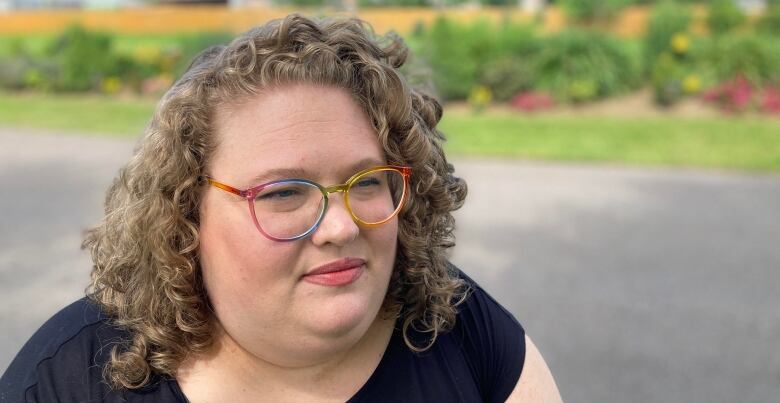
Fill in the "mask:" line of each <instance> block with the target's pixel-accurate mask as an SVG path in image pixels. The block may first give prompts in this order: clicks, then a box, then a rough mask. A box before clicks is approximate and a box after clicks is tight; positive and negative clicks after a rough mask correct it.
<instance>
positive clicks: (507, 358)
mask: <svg viewBox="0 0 780 403" xmlns="http://www.w3.org/2000/svg"><path fill="white" fill-rule="evenodd" d="M453 267H454V266H453ZM456 269H457V268H456ZM457 271H458V275H459V276H460V277H461V278H462V279H463V280H464V281H465V282H466V284H467V285H468V287H469V289H470V292H469V295H468V297H467V298H466V299H465V300H464V302H463V304H461V306H460V307H459V308H460V309H459V311H460V312H459V314H458V319H457V320H458V322H459V323H457V324H456V328H455V329H454V330H455V331H456V333H457V332H458V329H460V333H461V334H463V335H464V336H465V337H464V347H466V348H465V349H464V350H466V354H467V355H473V354H476V355H477V358H476V359H477V360H480V361H482V365H483V366H484V370H485V371H488V372H490V376H491V377H492V382H491V383H489V384H488V385H489V390H491V391H492V392H493V399H491V400H494V401H504V400H507V401H510V402H550V403H555V402H560V401H561V397H560V394H559V392H558V388H557V386H556V385H555V381H554V379H553V377H552V374H551V373H550V369H549V368H548V366H547V364H546V363H545V361H544V358H542V355H541V353H540V352H539V350H538V349H537V347H536V345H535V344H534V343H533V342H532V341H531V339H530V338H529V337H528V335H527V334H526V333H525V329H524V328H523V327H522V326H521V325H520V323H519V322H518V321H517V319H516V318H515V317H514V316H513V315H512V314H511V313H510V312H509V311H507V310H506V309H505V308H504V307H503V306H501V304H499V303H498V302H497V301H496V300H494V299H493V298H492V297H491V296H490V295H489V294H488V293H487V292H486V291H485V290H484V289H482V287H480V286H479V284H477V283H476V282H475V281H474V280H472V279H471V278H470V277H468V275H466V274H465V273H463V272H462V271H460V270H459V269H457ZM467 346H471V347H467ZM469 350H471V351H469ZM471 359H472V360H473V359H474V358H473V357H472V358H471Z"/></svg>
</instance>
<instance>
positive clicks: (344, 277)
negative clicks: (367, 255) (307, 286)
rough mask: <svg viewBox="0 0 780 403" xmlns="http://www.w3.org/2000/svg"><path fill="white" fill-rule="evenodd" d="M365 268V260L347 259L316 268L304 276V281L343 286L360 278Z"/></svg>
mask: <svg viewBox="0 0 780 403" xmlns="http://www.w3.org/2000/svg"><path fill="white" fill-rule="evenodd" d="M365 267H366V261H365V260H363V259H360V258H353V257H347V258H343V259H339V260H335V261H333V262H330V263H327V264H324V265H322V266H317V267H315V268H314V269H312V270H310V271H309V272H307V273H306V274H305V275H304V276H303V281H306V282H309V283H314V284H319V285H326V286H334V287H335V286H343V285H347V284H351V283H353V282H355V281H356V280H357V279H358V278H360V275H361V274H363V270H364V269H365Z"/></svg>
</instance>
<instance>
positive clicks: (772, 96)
mask: <svg viewBox="0 0 780 403" xmlns="http://www.w3.org/2000/svg"><path fill="white" fill-rule="evenodd" d="M761 110H762V111H763V112H765V113H771V114H775V115H780V87H768V88H766V89H765V90H764V96H763V97H762V99H761Z"/></svg>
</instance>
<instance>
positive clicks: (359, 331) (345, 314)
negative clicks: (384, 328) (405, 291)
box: [309, 294, 381, 340]
mask: <svg viewBox="0 0 780 403" xmlns="http://www.w3.org/2000/svg"><path fill="white" fill-rule="evenodd" d="M380 307H381V301H372V300H370V299H367V298H365V296H362V295H359V294H346V295H339V296H336V297H331V298H329V299H328V301H327V302H323V303H320V304H317V308H315V309H316V311H315V312H311V315H310V316H309V319H310V320H311V321H312V322H310V326H311V330H313V331H314V333H315V334H317V335H319V336H320V337H323V338H325V339H331V340H332V339H334V338H336V339H338V338H347V339H352V338H355V339H359V338H360V337H362V336H363V335H364V334H365V332H366V331H367V330H368V328H369V327H370V326H371V324H372V323H373V322H374V320H375V319H376V316H377V313H378V311H379V308H380Z"/></svg>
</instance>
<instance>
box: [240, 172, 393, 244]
mask: <svg viewBox="0 0 780 403" xmlns="http://www.w3.org/2000/svg"><path fill="white" fill-rule="evenodd" d="M404 186H405V181H404V177H403V175H402V174H401V173H400V172H399V171H396V170H378V171H370V172H367V173H365V174H363V175H361V176H359V177H357V178H355V180H353V181H352V182H351V184H350V187H349V188H348V189H347V194H346V199H347V204H348V206H349V208H350V209H351V211H352V214H353V215H354V217H355V218H357V219H358V220H359V221H362V222H363V223H364V224H376V223H380V222H382V221H385V220H387V219H388V218H389V217H391V216H392V215H393V214H394V213H395V211H396V209H397V208H398V205H399V203H400V202H401V198H402V195H403V191H404V189H403V187H404ZM324 207H325V200H324V197H323V193H322V191H321V190H320V188H318V187H317V186H316V185H314V184H312V183H309V182H304V181H285V182H280V183H277V184H274V185H271V186H268V187H267V188H265V189H263V190H262V191H261V192H259V193H258V194H257V195H256V197H255V199H254V209H255V216H256V218H257V222H258V224H259V225H260V227H261V228H262V229H263V231H265V232H266V233H267V234H268V235H270V236H272V237H275V238H282V239H285V238H295V237H297V236H299V235H302V234H304V233H306V232H307V231H309V230H310V229H311V228H312V227H313V226H315V225H316V224H317V221H318V220H319V219H320V217H321V215H322V213H323V209H324Z"/></svg>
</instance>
